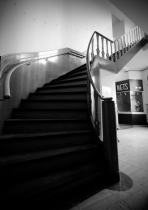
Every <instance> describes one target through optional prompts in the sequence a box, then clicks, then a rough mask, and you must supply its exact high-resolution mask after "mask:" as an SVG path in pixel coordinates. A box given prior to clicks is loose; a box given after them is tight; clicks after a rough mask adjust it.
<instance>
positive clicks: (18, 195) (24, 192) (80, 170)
mask: <svg viewBox="0 0 148 210" xmlns="http://www.w3.org/2000/svg"><path fill="white" fill-rule="evenodd" d="M94 175H97V176H98V178H100V177H103V164H102V163H98V164H87V165H82V166H77V167H71V168H68V169H66V170H61V171H60V172H59V173H52V174H50V175H48V174H47V175H45V176H43V177H39V178H36V179H33V180H29V181H25V182H23V183H18V184H17V185H16V187H15V191H14V187H13V186H8V187H5V188H4V189H3V190H2V200H3V201H5V200H8V199H9V200H11V201H13V202H18V201H20V200H25V202H26V201H28V200H30V201H33V202H34V201H35V203H36V202H37V201H39V200H40V197H42V196H43V197H44V198H45V195H46V194H45V195H44V191H46V193H47V192H48V202H49V203H51V201H52V197H53V194H54V196H55V197H56V195H58V189H62V192H64V191H65V190H66V188H68V190H70V188H73V186H72V185H71V183H73V182H75V183H76V182H77V181H78V183H79V182H80V181H81V182H83V180H85V177H92V178H93V177H94ZM85 182H86V181H85ZM86 183H87V182H86ZM78 185H80V184H78ZM75 186H76V184H75ZM63 189H65V190H63Z"/></svg>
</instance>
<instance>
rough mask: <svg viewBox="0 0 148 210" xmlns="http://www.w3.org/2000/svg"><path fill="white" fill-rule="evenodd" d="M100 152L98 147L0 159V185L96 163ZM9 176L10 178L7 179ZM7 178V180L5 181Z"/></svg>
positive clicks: (54, 150) (84, 147)
mask: <svg viewBox="0 0 148 210" xmlns="http://www.w3.org/2000/svg"><path fill="white" fill-rule="evenodd" d="M101 154H102V152H101V151H100V147H99V146H98V145H92V144H91V145H85V146H77V147H76V146H75V147H69V148H61V149H57V148H56V149H52V150H51V149H50V150H47V151H44V152H32V153H27V154H20V155H19V156H18V155H17V154H16V155H12V156H7V157H3V156H2V157H1V158H0V166H1V175H0V176H1V179H0V180H3V181H2V183H1V184H3V185H5V186H6V185H11V182H12V181H13V183H12V185H13V184H14V183H18V182H21V181H24V180H27V179H28V180H29V179H31V178H35V177H39V176H41V175H42V176H43V175H44V174H45V173H48V174H50V173H53V172H54V171H57V170H58V171H60V170H61V169H64V168H65V169H66V168H68V167H72V166H79V165H82V164H86V163H87V164H88V163H92V162H93V163H96V162H97V161H96V160H97V159H98V158H99V157H101ZM10 174H11V177H9V176H10ZM7 178H9V180H7Z"/></svg>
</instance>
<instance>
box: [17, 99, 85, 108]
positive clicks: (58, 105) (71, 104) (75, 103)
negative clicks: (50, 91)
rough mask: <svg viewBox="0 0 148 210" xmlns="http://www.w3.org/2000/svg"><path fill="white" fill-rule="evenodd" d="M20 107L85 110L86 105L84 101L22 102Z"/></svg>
mask: <svg viewBox="0 0 148 210" xmlns="http://www.w3.org/2000/svg"><path fill="white" fill-rule="evenodd" d="M20 106H21V107H26V108H32V107H35V108H42V109H46V108H49V109H50V108H53V109H75V108H76V109H79V108H84V109H86V108H87V104H86V102H85V101H84V102H83V101H65V102H64V101H60V102H58V101H55V102H53V101H27V100H25V101H22V102H21V105H20Z"/></svg>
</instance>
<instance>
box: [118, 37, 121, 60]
mask: <svg viewBox="0 0 148 210" xmlns="http://www.w3.org/2000/svg"><path fill="white" fill-rule="evenodd" d="M119 40H120V39H118V40H117V43H118V58H120V57H121V52H120V42H119Z"/></svg>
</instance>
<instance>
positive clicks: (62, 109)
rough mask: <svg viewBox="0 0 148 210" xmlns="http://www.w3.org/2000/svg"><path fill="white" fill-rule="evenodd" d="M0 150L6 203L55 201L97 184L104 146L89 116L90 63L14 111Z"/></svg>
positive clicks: (43, 89) (42, 90)
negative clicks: (88, 78)
mask: <svg viewBox="0 0 148 210" xmlns="http://www.w3.org/2000/svg"><path fill="white" fill-rule="evenodd" d="M0 154H1V156H0V167H1V169H0V174H1V179H0V180H1V198H2V201H3V202H8V201H11V202H13V203H14V204H16V203H18V202H24V201H25V203H26V202H31V203H40V202H43V201H44V202H46V201H48V202H50V205H51V201H55V198H56V202H58V199H59V198H62V195H63V196H65V195H72V196H73V197H74V196H76V194H78V191H79V189H82V188H83V187H84V188H85V190H88V188H89V183H90V185H92V184H93V182H95V180H97V182H96V183H95V185H97V187H98V186H99V184H100V183H101V182H102V180H103V176H104V159H103V145H102V142H101V141H98V137H96V134H95V132H94V130H93V127H92V124H91V120H90V117H89V114H88V107H87V72H86V65H83V66H81V67H79V68H77V69H75V70H73V71H71V72H69V73H67V74H65V75H63V76H60V77H59V78H58V79H55V80H53V81H52V82H50V83H48V84H45V85H44V86H43V87H42V88H38V89H37V90H36V92H35V93H30V94H29V96H28V98H27V99H23V100H22V101H21V103H20V106H19V107H18V108H14V109H13V111H12V115H11V119H9V120H7V121H5V123H4V130H3V135H2V136H1V137H0ZM66 193H67V194H66ZM52 209H53V208H52ZM58 209H59V208H58Z"/></svg>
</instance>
